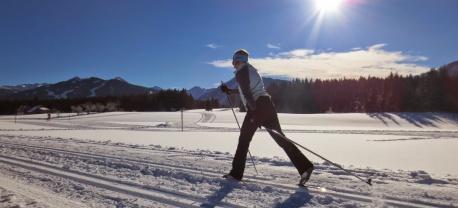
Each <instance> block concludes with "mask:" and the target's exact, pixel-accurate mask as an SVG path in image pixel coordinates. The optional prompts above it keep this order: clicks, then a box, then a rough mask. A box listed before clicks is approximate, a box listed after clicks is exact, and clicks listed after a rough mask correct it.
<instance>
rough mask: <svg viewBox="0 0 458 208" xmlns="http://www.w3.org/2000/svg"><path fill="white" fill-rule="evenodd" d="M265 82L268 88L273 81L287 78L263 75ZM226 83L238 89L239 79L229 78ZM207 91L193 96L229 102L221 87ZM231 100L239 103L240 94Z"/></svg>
mask: <svg viewBox="0 0 458 208" xmlns="http://www.w3.org/2000/svg"><path fill="white" fill-rule="evenodd" d="M262 79H263V82H264V87H265V88H267V87H269V86H270V84H272V83H274V82H275V83H281V82H285V80H280V79H272V78H268V77H263V78H262ZM224 84H226V85H227V86H228V87H229V88H231V89H237V88H238V85H237V81H236V80H235V78H233V79H231V80H229V81H228V82H226V83H224ZM206 91H207V92H205V93H204V94H202V95H200V96H198V97H196V96H194V95H193V97H194V98H195V99H197V100H208V99H211V98H216V99H218V100H219V102H220V103H221V104H228V103H229V102H228V100H227V96H226V94H224V93H222V92H221V90H220V89H219V87H217V88H212V89H208V90H206ZM231 102H232V104H233V105H237V104H238V103H239V102H240V96H238V95H233V96H231Z"/></svg>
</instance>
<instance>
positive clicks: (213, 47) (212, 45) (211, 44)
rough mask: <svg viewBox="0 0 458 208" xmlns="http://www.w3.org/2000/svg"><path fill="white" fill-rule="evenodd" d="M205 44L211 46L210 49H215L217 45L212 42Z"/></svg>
mask: <svg viewBox="0 0 458 208" xmlns="http://www.w3.org/2000/svg"><path fill="white" fill-rule="evenodd" d="M206 46H207V47H209V48H211V49H216V48H218V46H217V45H216V44H213V43H210V44H207V45H206Z"/></svg>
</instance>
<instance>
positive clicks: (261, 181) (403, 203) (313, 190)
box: [0, 142, 453, 207]
mask: <svg viewBox="0 0 458 208" xmlns="http://www.w3.org/2000/svg"><path fill="white" fill-rule="evenodd" d="M0 144H3V145H7V146H15V147H18V148H28V149H35V150H43V151H50V152H55V153H61V154H66V155H72V156H77V157H80V158H81V157H82V158H90V159H100V160H105V159H107V158H108V159H111V160H115V161H121V162H129V163H130V164H137V165H148V166H150V167H156V168H160V169H168V170H174V171H180V172H186V173H189V174H198V175H203V176H206V177H211V178H220V177H221V173H220V172H217V171H211V170H207V169H205V170H203V169H202V170H199V169H197V170H196V169H195V168H188V167H184V166H178V165H168V164H160V163H154V162H150V161H145V160H139V159H129V158H121V157H115V156H111V155H99V154H93V153H81V152H76V151H71V150H62V149H55V148H49V147H40V146H30V145H18V144H12V143H8V142H0ZM0 157H3V158H7V159H9V160H16V161H20V163H19V164H16V165H18V166H21V167H24V168H26V169H32V170H33V171H39V172H43V173H46V174H52V175H57V176H59V177H64V178H67V179H71V180H75V181H77V182H82V183H84V184H87V185H92V186H96V187H99V188H104V189H109V190H112V191H116V192H121V193H127V194H129V195H133V196H136V195H137V194H140V196H141V197H142V198H145V199H150V200H156V201H159V202H161V203H165V204H170V205H178V206H180V205H186V206H190V204H175V201H174V200H167V199H162V198H158V197H156V196H151V195H148V194H144V193H139V192H140V191H131V190H124V189H122V188H119V187H115V186H112V185H105V184H101V183H97V182H91V181H90V180H85V179H78V177H74V176H70V175H67V174H78V175H81V176H83V177H89V178H93V179H98V180H102V181H107V182H110V183H117V184H121V185H124V186H128V187H133V188H136V189H141V190H142V191H144V190H145V187H141V186H140V185H137V184H133V183H129V182H125V181H120V180H116V179H109V178H105V177H102V176H97V175H91V174H89V173H84V172H80V171H75V170H63V169H61V168H58V167H55V166H52V165H47V164H43V163H39V162H34V161H27V160H24V159H18V158H11V157H8V156H0ZM0 160H1V161H2V162H6V163H8V164H11V165H13V164H15V163H14V162H11V161H10V162H8V161H4V160H3V159H0ZM22 163H28V164H31V165H33V167H31V166H27V165H24V164H22ZM35 166H45V167H47V168H50V169H54V170H58V171H67V172H68V173H65V174H64V173H56V172H53V171H48V170H43V169H40V168H37V167H35ZM204 171H205V172H204ZM245 178H246V179H247V181H248V182H241V183H242V184H243V183H255V184H257V185H261V186H272V187H275V188H277V189H282V190H284V191H288V192H290V193H294V192H306V193H310V194H317V195H331V196H333V197H338V198H342V199H347V200H355V201H359V202H364V203H373V202H374V200H375V199H374V198H372V197H371V196H369V195H365V194H361V193H359V192H355V191H349V190H339V189H337V188H327V187H325V188H326V189H327V191H326V192H323V191H321V190H320V189H319V188H318V186H316V185H311V187H310V188H307V189H304V188H299V187H298V186H296V185H285V184H279V183H275V182H273V181H272V179H269V178H262V177H256V176H255V177H250V176H247V177H245ZM374 185H377V184H374ZM146 189H147V190H152V191H154V192H155V193H156V192H158V193H166V194H172V195H175V196H176V198H177V199H182V197H185V198H187V199H188V200H191V201H195V202H198V203H201V206H202V205H213V204H212V202H208V201H206V200H207V199H205V198H202V197H199V196H191V197H190V196H188V194H185V193H179V192H176V191H170V190H165V189H160V188H154V187H153V188H152V187H148V188H146ZM381 200H382V201H383V202H384V203H386V204H387V205H391V206H395V207H453V206H451V205H446V204H438V203H432V202H425V201H420V200H406V199H401V198H396V197H389V196H385V199H381ZM209 203H210V204H209ZM217 203H218V204H217V205H224V206H231V207H237V206H238V205H234V204H229V203H227V202H217ZM191 204H192V203H191ZM192 206H195V205H194V204H192Z"/></svg>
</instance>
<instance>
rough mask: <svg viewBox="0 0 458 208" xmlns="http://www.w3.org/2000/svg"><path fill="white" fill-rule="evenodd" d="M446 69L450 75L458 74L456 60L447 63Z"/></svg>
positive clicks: (457, 62)
mask: <svg viewBox="0 0 458 208" xmlns="http://www.w3.org/2000/svg"><path fill="white" fill-rule="evenodd" d="M447 70H448V74H449V75H450V76H458V61H455V62H452V63H449V64H447Z"/></svg>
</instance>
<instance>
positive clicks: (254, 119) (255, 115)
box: [250, 109, 262, 128]
mask: <svg viewBox="0 0 458 208" xmlns="http://www.w3.org/2000/svg"><path fill="white" fill-rule="evenodd" d="M259 113H260V112H258V110H256V109H254V110H251V120H250V121H251V123H253V124H255V125H256V126H257V127H259V128H261V125H262V123H261V122H262V121H261V115H259Z"/></svg>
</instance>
